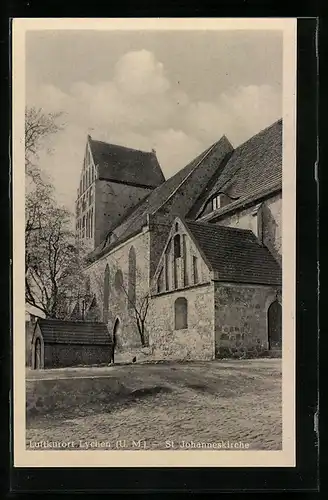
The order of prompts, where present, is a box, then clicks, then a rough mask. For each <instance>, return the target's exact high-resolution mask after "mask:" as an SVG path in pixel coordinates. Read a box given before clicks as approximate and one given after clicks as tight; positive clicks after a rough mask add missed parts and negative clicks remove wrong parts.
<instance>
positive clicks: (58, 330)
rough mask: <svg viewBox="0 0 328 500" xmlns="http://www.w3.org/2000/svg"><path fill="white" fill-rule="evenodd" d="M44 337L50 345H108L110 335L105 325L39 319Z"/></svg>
mask: <svg viewBox="0 0 328 500" xmlns="http://www.w3.org/2000/svg"><path fill="white" fill-rule="evenodd" d="M37 324H38V325H39V327H40V330H41V333H42V337H43V340H44V342H45V343H49V344H79V345H108V344H109V343H110V335H109V333H108V330H107V326H106V324H105V323H96V322H91V321H90V322H88V321H63V320H59V319H38V323H37Z"/></svg>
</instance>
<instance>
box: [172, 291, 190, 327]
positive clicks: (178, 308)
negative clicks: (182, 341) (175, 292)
mask: <svg viewBox="0 0 328 500" xmlns="http://www.w3.org/2000/svg"><path fill="white" fill-rule="evenodd" d="M184 328H188V302H187V299H185V298H184V297H179V298H178V299H177V300H176V301H175V302H174V329H175V330H182V329H184Z"/></svg>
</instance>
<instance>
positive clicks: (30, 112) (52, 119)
mask: <svg viewBox="0 0 328 500" xmlns="http://www.w3.org/2000/svg"><path fill="white" fill-rule="evenodd" d="M62 115H63V113H62V112H58V113H45V112H44V111H43V110H42V109H41V108H35V107H26V108H25V173H26V174H27V175H28V176H29V177H30V178H32V179H33V180H36V181H38V182H40V181H41V179H42V175H41V170H40V167H39V165H38V160H39V153H40V151H41V150H44V149H45V148H46V150H47V151H48V152H51V149H50V148H49V144H48V142H49V139H50V138H51V136H53V135H55V134H56V133H57V132H59V131H60V130H62V129H63V126H64V125H63V124H62V123H59V119H60V118H61V117H62Z"/></svg>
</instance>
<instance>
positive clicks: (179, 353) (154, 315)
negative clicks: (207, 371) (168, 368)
mask: <svg viewBox="0 0 328 500" xmlns="http://www.w3.org/2000/svg"><path fill="white" fill-rule="evenodd" d="M180 297H184V298H185V299H187V301H188V327H187V328H186V329H181V330H175V311H174V303H175V301H176V299H177V298H180ZM213 298H214V295H213V285H212V284H206V285H199V286H197V287H192V288H189V289H187V288H185V289H183V290H177V291H175V292H168V293H163V294H160V295H157V296H154V297H153V298H152V301H151V309H150V311H149V325H148V328H149V347H150V349H151V351H152V355H153V358H154V359H156V358H157V359H172V360H197V359H199V360H210V359H214V300H213Z"/></svg>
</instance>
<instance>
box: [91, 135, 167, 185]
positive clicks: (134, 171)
mask: <svg viewBox="0 0 328 500" xmlns="http://www.w3.org/2000/svg"><path fill="white" fill-rule="evenodd" d="M88 140H89V144H90V148H91V152H92V156H93V161H94V163H95V165H98V172H99V177H100V178H102V179H106V180H109V181H114V182H121V183H123V184H136V185H141V186H145V187H149V188H155V187H157V186H159V185H160V184H162V183H163V182H164V181H165V178H164V175H163V172H162V169H161V167H160V165H159V163H158V160H157V157H156V154H155V152H153V151H151V152H146V151H140V150H137V149H131V148H126V147H124V146H119V145H116V144H109V143H107V142H103V141H97V140H95V139H92V138H91V137H90V136H88Z"/></svg>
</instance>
